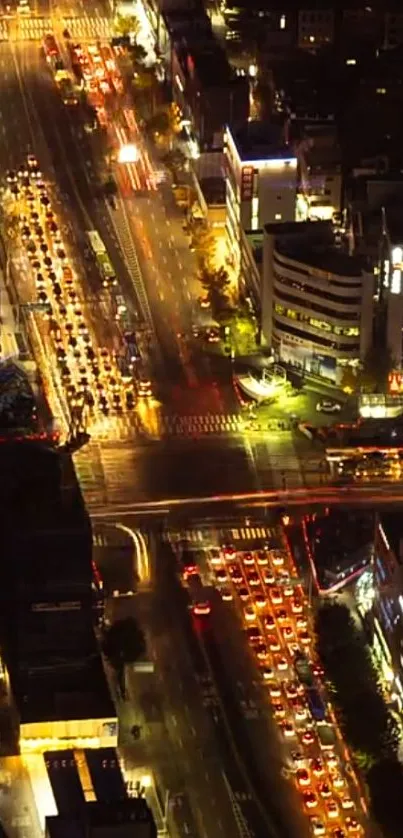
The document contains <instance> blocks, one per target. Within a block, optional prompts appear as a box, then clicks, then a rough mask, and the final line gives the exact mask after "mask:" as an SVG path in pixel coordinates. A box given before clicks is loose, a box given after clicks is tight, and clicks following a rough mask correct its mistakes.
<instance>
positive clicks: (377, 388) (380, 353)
mask: <svg viewBox="0 0 403 838" xmlns="http://www.w3.org/2000/svg"><path fill="white" fill-rule="evenodd" d="M393 366H394V362H393V357H392V354H391V352H390V350H389V349H388V348H387V347H379V346H373V347H372V348H371V349H370V350H369V351H368V352H367V354H366V356H365V359H364V365H363V369H362V372H361V376H360V379H361V389H362V390H364V392H365V393H386V391H387V385H388V375H389V373H390V372H391V370H392V369H393Z"/></svg>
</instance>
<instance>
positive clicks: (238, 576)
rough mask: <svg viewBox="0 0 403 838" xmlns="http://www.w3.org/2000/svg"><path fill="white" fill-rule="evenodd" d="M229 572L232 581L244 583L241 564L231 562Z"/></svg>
mask: <svg viewBox="0 0 403 838" xmlns="http://www.w3.org/2000/svg"><path fill="white" fill-rule="evenodd" d="M228 573H229V575H230V577H231V579H232V581H233V582H235V584H236V585H241V584H242V582H243V575H242V571H241V568H240V567H239V565H237V564H229V565H228Z"/></svg>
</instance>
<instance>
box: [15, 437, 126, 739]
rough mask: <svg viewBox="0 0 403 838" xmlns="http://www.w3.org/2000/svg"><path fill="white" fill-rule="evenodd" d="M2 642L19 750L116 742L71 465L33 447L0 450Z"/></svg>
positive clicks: (83, 518)
mask: <svg viewBox="0 0 403 838" xmlns="http://www.w3.org/2000/svg"><path fill="white" fill-rule="evenodd" d="M0 470H1V472H2V475H3V482H2V486H3V489H2V490H0V502H1V508H2V512H3V515H2V522H1V527H0V555H1V561H0V583H1V584H0V642H1V648H2V650H3V653H4V660H5V664H6V667H7V670H8V673H9V677H10V684H11V692H12V697H13V700H14V703H15V708H16V713H17V715H18V719H19V728H20V748H21V750H22V751H24V750H28V751H36V750H39V751H41V750H43V749H44V748H45V746H48V747H49V746H51V747H52V746H53V747H60V745H63V742H66V741H68V742H69V743H72V742H74V740H75V739H76V740H79V741H80V742H81V744H83V743H85V742H87V743H88V744H92V745H95V746H99V745H101V744H103V745H112V746H114V745H115V744H116V738H117V720H116V711H115V708H114V705H113V702H112V700H111V697H110V694H109V690H108V687H107V683H106V679H105V675H104V671H103V665H102V661H101V657H100V653H99V649H98V644H97V640H96V636H95V622H96V619H97V609H96V595H95V585H94V580H93V568H92V536H91V525H90V521H89V518H88V516H87V513H86V511H85V507H84V503H83V500H82V497H81V494H80V490H79V487H78V484H77V481H76V478H75V474H74V469H73V466H72V464H71V462H70V460H69V458H68V457H67V455H65V454H59V453H58V452H57V451H56V450H52V449H49V448H45V447H44V446H42V445H40V444H39V443H32V442H14V443H3V444H1V445H0Z"/></svg>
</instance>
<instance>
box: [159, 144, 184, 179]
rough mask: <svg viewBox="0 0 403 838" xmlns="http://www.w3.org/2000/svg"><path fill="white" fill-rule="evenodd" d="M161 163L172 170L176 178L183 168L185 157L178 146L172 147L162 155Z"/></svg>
mask: <svg viewBox="0 0 403 838" xmlns="http://www.w3.org/2000/svg"><path fill="white" fill-rule="evenodd" d="M163 163H164V165H165V166H166V167H167V169H169V170H170V172H172V174H173V176H174V177H175V178H177V177H178V175H179V174H181V172H183V171H184V170H185V168H186V164H187V158H186V155H185V154H183V151H181V150H180V148H173V149H172V150H171V151H168V152H167V153H166V154H165V155H164V157H163Z"/></svg>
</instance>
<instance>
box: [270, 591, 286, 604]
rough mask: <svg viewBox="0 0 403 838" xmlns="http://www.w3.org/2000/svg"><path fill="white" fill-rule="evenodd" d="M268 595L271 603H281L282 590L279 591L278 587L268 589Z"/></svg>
mask: <svg viewBox="0 0 403 838" xmlns="http://www.w3.org/2000/svg"><path fill="white" fill-rule="evenodd" d="M270 595H271V601H272V603H273V605H282V603H283V594H282V591H280V588H272V589H271V591H270Z"/></svg>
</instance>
